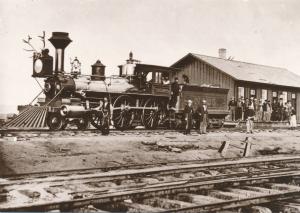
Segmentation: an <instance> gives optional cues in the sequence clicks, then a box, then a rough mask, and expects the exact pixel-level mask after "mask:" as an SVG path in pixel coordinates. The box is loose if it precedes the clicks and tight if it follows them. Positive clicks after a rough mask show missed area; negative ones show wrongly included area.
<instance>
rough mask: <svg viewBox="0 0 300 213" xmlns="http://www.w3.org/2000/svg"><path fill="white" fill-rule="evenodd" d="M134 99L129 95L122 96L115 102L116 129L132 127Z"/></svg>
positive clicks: (114, 117) (114, 119)
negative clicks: (131, 107)
mask: <svg viewBox="0 0 300 213" xmlns="http://www.w3.org/2000/svg"><path fill="white" fill-rule="evenodd" d="M133 104H134V100H133V99H132V98H131V97H129V96H125V95H124V96H120V97H118V98H117V99H116V100H115V102H114V108H116V109H115V110H113V121H114V126H115V128H116V129H119V130H126V129H130V127H131V120H132V118H131V116H129V115H130V112H131V110H130V106H133Z"/></svg>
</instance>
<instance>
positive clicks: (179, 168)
mask: <svg viewBox="0 0 300 213" xmlns="http://www.w3.org/2000/svg"><path fill="white" fill-rule="evenodd" d="M297 162H298V163H299V162H300V156H291V155H288V156H278V155H275V156H272V157H270V156H268V157H256V158H242V159H241V158H229V159H221V158H220V159H212V160H204V161H199V160H195V161H194V160H193V161H183V162H182V161H181V162H178V161H175V162H169V163H156V164H140V165H134V164H133V165H127V166H126V165H124V166H117V167H111V168H109V167H100V168H87V169H74V170H64V171H48V172H46V171H45V172H37V173H23V174H12V175H6V176H2V178H8V179H11V180H14V179H24V178H25V177H26V176H27V177H34V176H35V177H36V176H40V175H41V176H40V177H49V176H50V175H56V176H65V175H66V174H72V173H73V174H74V173H75V174H77V175H93V176H95V175H94V173H95V172H97V171H98V172H102V173H101V174H98V176H99V177H104V176H109V177H112V176H118V175H119V176H129V175H131V176H134V175H135V176H139V175H142V176H146V175H151V174H170V173H176V172H180V173H182V172H195V171H196V170H204V169H205V170H207V169H210V170H212V169H217V168H219V169H225V168H239V167H251V166H255V167H257V166H259V165H260V166H261V165H276V164H277V165H278V164H287V163H297ZM153 166H154V167H153ZM145 167H146V168H145ZM148 167H150V168H148ZM122 168H124V169H129V171H127V170H121V171H116V170H120V169H122ZM103 172H104V173H103ZM62 178H64V177H62Z"/></svg>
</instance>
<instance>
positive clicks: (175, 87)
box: [169, 77, 180, 108]
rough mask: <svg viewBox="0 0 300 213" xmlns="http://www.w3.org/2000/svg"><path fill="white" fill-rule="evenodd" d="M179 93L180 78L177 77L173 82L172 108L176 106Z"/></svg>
mask: <svg viewBox="0 0 300 213" xmlns="http://www.w3.org/2000/svg"><path fill="white" fill-rule="evenodd" d="M179 93H180V86H179V84H178V78H177V77H175V79H174V82H173V83H172V84H171V99H170V104H169V105H170V107H171V108H176V104H177V99H178V96H179Z"/></svg>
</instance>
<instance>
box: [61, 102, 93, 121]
mask: <svg viewBox="0 0 300 213" xmlns="http://www.w3.org/2000/svg"><path fill="white" fill-rule="evenodd" d="M86 112H87V110H86V109H85V108H84V107H83V106H69V105H63V106H61V108H60V114H61V116H63V117H68V118H80V117H82V115H84V114H85V113H86Z"/></svg>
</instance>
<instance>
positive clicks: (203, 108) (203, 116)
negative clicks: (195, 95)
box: [197, 100, 208, 134]
mask: <svg viewBox="0 0 300 213" xmlns="http://www.w3.org/2000/svg"><path fill="white" fill-rule="evenodd" d="M197 113H198V114H199V118H200V129H199V133H200V134H206V127H207V122H208V111H207V104H206V100H202V105H200V106H199V107H198V109H197Z"/></svg>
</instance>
